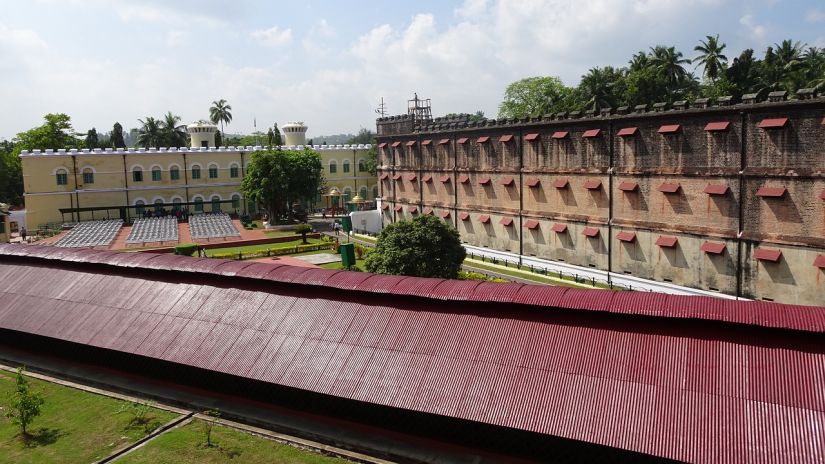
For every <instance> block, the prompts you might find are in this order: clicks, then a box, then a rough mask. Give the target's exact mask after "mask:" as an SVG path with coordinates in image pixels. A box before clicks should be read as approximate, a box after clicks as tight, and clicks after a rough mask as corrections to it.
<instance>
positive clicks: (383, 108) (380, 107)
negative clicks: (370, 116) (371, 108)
mask: <svg viewBox="0 0 825 464" xmlns="http://www.w3.org/2000/svg"><path fill="white" fill-rule="evenodd" d="M375 112H376V113H378V114H380V115H381V117H382V118H383V117H384V116H386V115H387V105H386V104H385V103H384V97H381V103H379V104H378V108H376V109H375Z"/></svg>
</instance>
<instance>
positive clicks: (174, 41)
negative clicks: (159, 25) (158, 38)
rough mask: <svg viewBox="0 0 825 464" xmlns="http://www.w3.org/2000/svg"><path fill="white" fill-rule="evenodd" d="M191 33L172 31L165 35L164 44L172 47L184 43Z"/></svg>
mask: <svg viewBox="0 0 825 464" xmlns="http://www.w3.org/2000/svg"><path fill="white" fill-rule="evenodd" d="M190 35H191V33H190V32H189V31H184V30H173V31H169V32H167V33H166V44H167V45H169V46H172V47H175V46H178V45H182V44H184V43H186V41H187V39H188V38H189V36H190Z"/></svg>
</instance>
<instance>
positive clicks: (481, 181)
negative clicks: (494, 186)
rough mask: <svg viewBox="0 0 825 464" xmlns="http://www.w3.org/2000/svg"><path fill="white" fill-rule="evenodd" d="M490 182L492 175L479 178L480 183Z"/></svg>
mask: <svg viewBox="0 0 825 464" xmlns="http://www.w3.org/2000/svg"><path fill="white" fill-rule="evenodd" d="M489 183H490V176H481V177H479V179H478V184H479V185H487V184H489Z"/></svg>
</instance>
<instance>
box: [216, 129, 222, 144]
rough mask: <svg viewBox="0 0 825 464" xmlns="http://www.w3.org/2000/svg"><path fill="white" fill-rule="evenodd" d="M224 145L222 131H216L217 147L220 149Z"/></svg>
mask: <svg viewBox="0 0 825 464" xmlns="http://www.w3.org/2000/svg"><path fill="white" fill-rule="evenodd" d="M222 145H223V134H222V133H221V131H215V146H216V147H220V146H222Z"/></svg>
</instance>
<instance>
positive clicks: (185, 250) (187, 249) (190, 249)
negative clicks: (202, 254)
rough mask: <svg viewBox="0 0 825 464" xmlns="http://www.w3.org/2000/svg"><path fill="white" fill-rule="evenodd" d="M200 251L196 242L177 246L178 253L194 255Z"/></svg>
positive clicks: (176, 251)
mask: <svg viewBox="0 0 825 464" xmlns="http://www.w3.org/2000/svg"><path fill="white" fill-rule="evenodd" d="M196 251H198V245H196V244H194V243H181V244H180V245H178V246H176V247H175V254H176V255H184V256H192V255H194V254H195V252H196Z"/></svg>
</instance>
